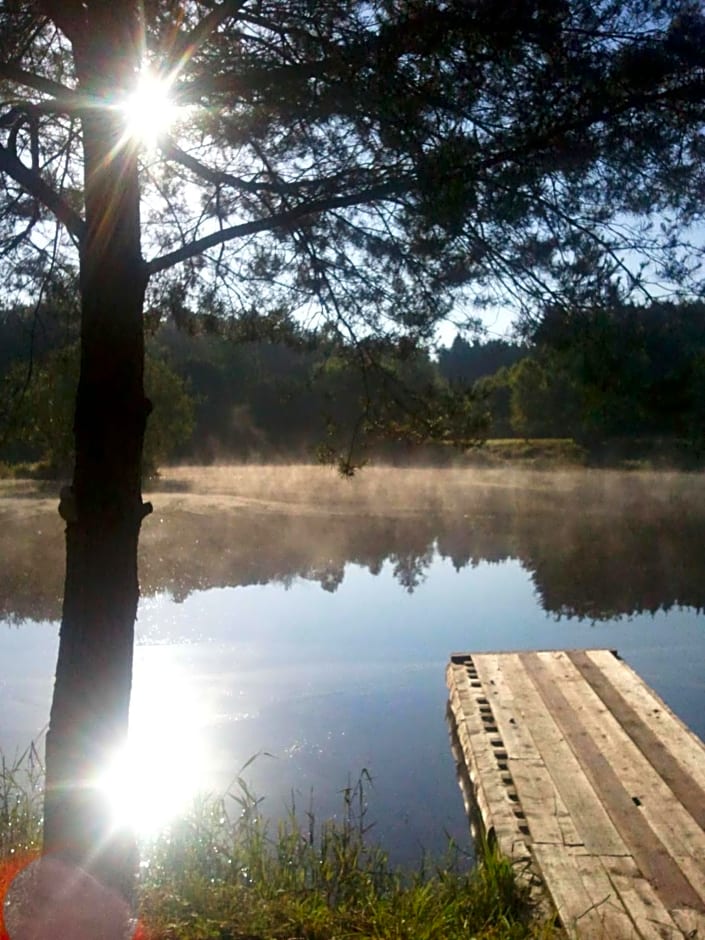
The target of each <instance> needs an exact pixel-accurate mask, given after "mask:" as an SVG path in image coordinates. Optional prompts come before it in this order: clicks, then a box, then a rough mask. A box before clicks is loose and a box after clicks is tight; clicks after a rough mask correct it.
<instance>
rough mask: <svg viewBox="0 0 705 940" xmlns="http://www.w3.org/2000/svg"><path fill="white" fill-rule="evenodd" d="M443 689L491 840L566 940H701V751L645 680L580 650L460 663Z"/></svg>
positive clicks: (608, 657)
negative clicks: (546, 905) (534, 889)
mask: <svg viewBox="0 0 705 940" xmlns="http://www.w3.org/2000/svg"><path fill="white" fill-rule="evenodd" d="M447 678H448V687H449V690H450V701H449V710H450V715H451V724H452V725H453V730H454V738H455V741H456V748H455V749H456V751H457V753H456V760H457V761H458V765H459V770H460V772H461V776H465V779H466V781H468V783H469V788H470V789H471V790H472V794H471V795H472V798H473V800H474V803H475V806H476V809H477V811H479V816H480V817H481V820H482V823H483V825H484V828H485V831H486V832H487V834H488V836H489V837H490V839H491V840H496V842H497V844H498V847H499V849H500V851H501V852H502V853H503V854H505V855H507V856H508V857H510V858H511V859H513V860H515V861H516V862H517V863H518V870H521V869H522V867H523V868H524V869H525V870H526V871H527V872H528V873H529V874H530V876H531V878H532V879H533V880H534V881H535V882H536V881H538V883H540V884H541V885H542V886H543V889H542V890H545V892H546V893H547V895H548V897H549V898H550V901H551V902H552V904H553V907H554V908H555V911H556V912H557V914H558V918H559V919H560V923H561V924H562V926H563V927H564V929H565V931H566V932H567V933H568V935H569V936H570V937H575V938H581V940H583V938H584V940H601V938H604V940H627V938H629V940H652V938H653V940H665V938H666V940H675V938H678V940H681V938H684V937H687V938H690V940H696V938H697V940H705V746H703V744H702V742H701V741H700V740H699V739H698V738H697V737H696V736H695V735H694V734H693V733H692V732H691V731H690V730H689V729H688V728H687V727H686V726H685V725H684V724H683V722H681V721H680V720H679V719H678V718H677V717H676V716H675V715H674V714H673V713H672V712H671V711H670V709H669V708H668V707H667V706H666V705H665V704H664V702H663V701H662V700H661V699H660V698H658V696H657V695H656V694H655V693H654V692H653V691H652V690H651V689H649V687H648V686H647V685H646V684H645V683H644V682H643V681H642V680H641V679H640V678H639V676H637V675H636V673H635V672H634V671H633V670H632V669H630V668H629V666H627V665H626V663H624V662H622V661H621V660H620V659H619V658H618V657H617V655H616V654H615V653H613V652H610V651H609V650H575V651H558V652H555V651H554V652H540V653H523V652H519V653H492V654H490V653H478V654H475V653H467V654H466V653H462V654H457V655H454V656H452V657H451V662H450V664H449V666H448V673H447ZM703 706H704V707H705V702H704V703H703ZM469 809H470V807H469Z"/></svg>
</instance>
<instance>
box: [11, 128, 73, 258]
mask: <svg viewBox="0 0 705 940" xmlns="http://www.w3.org/2000/svg"><path fill="white" fill-rule="evenodd" d="M0 171H2V172H4V173H7V175H8V176H10V177H12V179H13V180H14V181H15V182H16V183H18V184H19V185H20V186H21V187H22V189H24V190H25V192H27V193H29V195H30V196H33V197H34V198H35V199H36V200H37V201H38V202H41V203H42V205H44V206H46V208H47V209H49V211H50V212H53V214H54V215H55V216H56V218H57V219H58V220H59V222H61V224H62V225H64V226H65V228H66V230H67V231H68V232H69V233H70V234H71V235H72V236H73V237H74V238H75V239H76V241H81V239H82V238H83V235H84V233H85V229H86V226H85V222H84V221H83V219H82V218H81V217H80V215H78V213H77V212H74V210H73V209H72V208H71V206H69V205H68V203H66V202H64V200H63V199H62V198H61V196H60V195H59V194H58V193H57V192H55V191H54V190H53V189H52V188H51V186H49V185H48V183H45V182H44V180H43V179H42V178H41V176H39V174H37V173H35V172H34V171H33V170H30V169H29V167H26V166H25V165H24V163H22V161H21V160H19V159H18V158H17V157H16V156H15V155H14V154H13V153H11V152H10V151H9V150H8V149H7V148H6V147H3V146H2V145H1V144H0Z"/></svg>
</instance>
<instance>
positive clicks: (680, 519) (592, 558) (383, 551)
mask: <svg viewBox="0 0 705 940" xmlns="http://www.w3.org/2000/svg"><path fill="white" fill-rule="evenodd" d="M315 472H316V471H315V470H314V471H313V473H314V474H315ZM321 472H325V471H321ZM281 473H282V474H284V473H285V471H281ZM365 473H366V474H367V476H365V474H363V476H362V482H361V483H360V484H359V485H358V484H357V483H355V484H353V483H349V482H347V481H344V482H343V483H342V484H340V483H338V484H336V485H342V486H344V487H345V486H347V487H348V489H347V490H345V489H343V490H341V491H340V492H338V491H337V490H335V488H334V487H331V486H330V483H329V489H330V492H332V493H333V496H332V497H331V496H330V494H329V495H328V498H326V495H325V494H324V495H323V496H321V498H316V497H317V496H318V495H320V494H319V491H318V488H317V486H316V485H315V481H314V484H313V485H311V484H310V483H309V484H308V486H307V487H306V486H304V488H302V489H300V491H297V490H296V489H295V488H294V490H293V491H292V492H289V491H286V492H285V493H284V496H285V497H286V498H280V499H278V500H274V499H269V500H267V499H266V498H264V496H262V497H261V498H253V497H250V498H247V496H246V495H243V493H242V492H240V491H239V490H238V486H241V487H243V489H244V490H245V494H246V492H247V489H248V487H249V488H250V489H251V488H252V487H253V486H256V485H259V486H260V487H261V490H262V492H263V493H264V492H266V491H267V490H266V487H267V486H268V485H269V486H271V485H272V483H271V480H270V481H269V482H267V480H265V481H264V482H259V483H258V480H259V477H256V476H253V475H252V474H251V475H250V476H249V477H247V476H246V477H245V478H244V482H243V480H242V479H240V480H238V479H235V480H231V481H230V490H227V491H226V492H218V493H217V494H215V493H213V492H211V491H209V489H208V479H209V477H208V476H206V477H203V478H202V479H203V480H205V483H200V484H199V482H198V481H191V483H190V484H189V485H192V486H193V488H194V492H193V493H183V494H176V493H173V492H170V490H173V489H174V488H175V480H174V479H166V480H165V481H164V487H165V489H166V492H157V493H155V494H154V496H153V500H154V502H155V505H156V510H157V511H156V514H155V516H154V517H152V518H150V519H149V520H147V523H146V525H145V527H144V531H143V537H142V547H141V551H142V558H141V575H142V591H143V594H146V595H155V594H159V593H163V592H167V593H169V594H170V595H171V597H173V598H174V600H176V601H183V600H184V599H185V598H186V597H188V595H189V594H191V593H192V592H193V591H199V590H205V589H208V588H212V587H227V586H231V587H235V586H246V585H254V584H268V583H280V584H283V585H291V584H292V583H294V581H296V579H298V578H305V579H307V580H311V581H315V582H318V583H319V584H320V585H321V587H322V588H323V589H324V590H325V591H328V592H334V591H336V590H338V588H339V587H340V585H341V583H342V581H343V578H344V576H345V565H346V564H349V563H353V564H356V565H361V566H363V567H365V568H366V569H367V570H368V571H369V572H370V574H372V575H377V574H378V573H379V572H380V571H381V570H382V567H383V565H384V564H385V562H389V563H390V564H391V566H392V570H393V575H394V577H395V579H396V580H397V581H398V583H399V584H400V585H401V586H402V587H403V588H404V590H406V591H408V592H410V593H411V592H413V591H415V590H416V589H417V588H418V587H419V585H420V584H422V583H423V581H424V578H425V577H426V575H427V573H428V570H429V568H430V566H431V564H432V562H433V559H434V557H435V555H436V554H438V555H440V557H442V558H448V559H450V561H451V562H452V564H453V566H454V568H455V569H456V570H458V571H460V570H462V569H464V568H466V567H474V566H477V565H478V564H480V563H481V562H483V561H489V562H502V561H506V560H508V559H516V560H518V561H519V562H520V563H521V565H522V566H523V567H524V569H525V570H526V571H527V572H529V574H530V576H531V578H532V581H533V583H534V585H535V589H536V593H537V597H538V598H539V601H540V603H541V606H542V607H543V609H544V610H545V611H547V612H549V613H551V614H556V615H565V616H570V617H587V618H589V619H593V620H605V619H613V618H615V617H618V616H625V615H626V616H630V615H633V614H636V613H640V612H644V611H649V612H655V611H657V610H669V609H671V608H673V607H679V606H688V607H693V608H695V609H697V610H701V609H702V608H703V607H704V606H705V552H703V551H702V549H701V546H702V531H703V525H704V524H705V499H703V496H705V483H704V482H703V481H702V480H701V479H700V478H699V477H695V476H690V477H688V476H685V475H677V474H672V475H668V474H662V475H643V474H632V475H629V474H607V473H603V474H600V475H597V474H573V475H571V476H567V477H558V476H556V477H551V476H550V475H546V474H528V475H524V476H522V477H517V476H514V477H509V476H506V475H505V476H502V475H501V474H495V475H494V476H492V475H490V474H484V475H476V476H475V477H472V476H468V475H467V474H466V475H465V476H463V475H460V474H455V475H454V474H452V472H450V471H446V472H443V471H437V472H436V473H435V476H434V475H431V476H426V477H422V478H419V477H414V476H410V475H409V473H406V474H405V473H404V472H402V471H390V472H388V475H387V476H386V477H385V476H384V473H385V472H384V471H365ZM444 473H445V475H444ZM389 474H392V475H389ZM393 474H396V477H395V476H393ZM309 475H310V474H309ZM281 479H284V477H282V478H281ZM281 479H280V480H279V484H280V485H279V486H277V487H275V490H274V492H276V493H277V494H279V495H281V490H282V488H283V487H282V486H281ZM327 479H330V478H327ZM380 479H381V480H383V481H384V482H385V484H386V489H384V488H383V487H382V486H381V484H380ZM395 479H396V480H397V481H399V482H398V483H397V484H395V483H394V480H395ZM187 480H188V477H187ZM305 480H306V478H305V477H304V482H305ZM468 481H469V482H468ZM176 482H178V476H177V478H176ZM275 482H276V481H275ZM353 486H358V489H357V490H355V489H352V487H353ZM199 489H203V490H205V493H204V494H203V495H201V494H200V492H199ZM258 492H259V490H258ZM341 493H342V496H341ZM343 497H344V498H343ZM336 500H337V501H336ZM0 523H2V525H1V526H0V551H1V552H2V557H3V558H4V559H5V564H4V567H3V570H2V572H0V617H2V618H3V619H6V620H10V621H12V620H23V619H26V618H28V619H33V620H44V619H56V618H57V617H58V616H59V612H60V597H61V587H62V585H61V577H62V572H63V539H62V533H61V525H60V521H59V520H58V518H57V516H56V513H55V505H54V503H53V501H51V500H46V499H44V500H31V499H29V498H27V493H26V491H25V490H23V491H22V498H17V499H14V500H8V499H5V500H2V499H0Z"/></svg>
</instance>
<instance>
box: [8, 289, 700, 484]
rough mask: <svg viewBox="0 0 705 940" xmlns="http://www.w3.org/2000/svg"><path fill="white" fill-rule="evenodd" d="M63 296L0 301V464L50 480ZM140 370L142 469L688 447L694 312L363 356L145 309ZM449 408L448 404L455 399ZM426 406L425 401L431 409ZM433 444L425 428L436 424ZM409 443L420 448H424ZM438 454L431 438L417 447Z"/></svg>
mask: <svg viewBox="0 0 705 940" xmlns="http://www.w3.org/2000/svg"><path fill="white" fill-rule="evenodd" d="M71 311H72V306H71V304H70V303H69V302H68V301H67V298H66V297H64V296H62V294H61V290H60V289H58V290H57V291H54V293H51V294H49V296H48V297H47V299H46V301H45V303H44V304H43V306H42V308H41V309H40V310H39V311H37V310H36V309H35V310H29V309H24V308H13V309H7V310H4V311H0V388H1V389H2V397H1V399H0V460H2V461H4V462H5V463H7V464H13V463H17V462H40V463H41V464H42V465H43V466H44V468H45V469H46V471H47V472H55V473H59V474H60V473H63V472H65V471H66V470H67V468H68V467H69V466H70V463H71V459H72V453H71V448H72V435H71V423H72V411H73V401H74V395H75V389H76V384H77V381H78V369H79V352H78V342H77V340H78V327H77V323H76V318H75V316H74V315H73V313H72V312H71ZM147 351H148V355H147V364H146V385H147V392H148V395H149V397H150V399H151V400H152V402H153V404H154V412H153V415H152V418H151V420H150V423H149V430H148V437H147V441H146V464H147V466H148V467H150V468H154V467H156V466H158V465H159V464H160V463H162V462H164V461H166V460H169V459H176V460H188V461H194V462H199V463H210V462H213V461H216V460H248V459H249V460H252V459H261V460H275V459H287V460H302V459H310V458H311V457H312V456H313V455H316V454H317V455H318V456H319V457H326V456H330V455H333V454H336V453H340V452H341V451H343V452H344V451H345V450H346V449H349V450H350V451H351V452H352V451H355V455H356V457H357V458H358V459H364V457H365V456H366V455H369V454H373V455H375V456H378V457H383V458H386V459H390V460H396V461H404V460H407V459H409V460H411V459H414V457H415V456H417V454H418V451H415V450H413V449H412V448H411V446H410V444H413V443H417V444H418V443H420V442H423V440H424V433H425V431H426V430H427V429H428V426H429V424H430V422H433V421H444V422H446V425H447V431H446V432H445V437H446V439H447V442H448V443H449V444H451V443H453V442H454V435H455V433H456V432H457V434H458V437H459V438H460V443H461V444H463V445H464V446H467V444H468V443H469V440H470V438H472V439H473V440H475V441H477V442H480V441H482V440H484V439H486V438H520V439H528V438H532V439H533V438H572V439H574V440H575V441H576V442H577V443H578V444H579V445H581V446H582V447H583V448H584V449H585V453H586V454H587V455H588V456H591V457H592V458H593V459H595V460H599V459H601V458H604V457H606V456H609V454H611V453H612V454H618V455H621V456H629V454H630V453H633V454H634V455H638V454H642V455H643V454H644V453H648V452H651V456H653V455H654V453H662V454H665V455H667V456H668V457H669V459H671V460H673V459H675V460H680V461H685V462H688V461H697V460H699V459H700V455H701V453H702V451H703V449H704V447H703V445H704V443H705V438H704V432H703V428H704V427H705V304H704V303H702V302H693V303H683V304H679V305H677V304H674V303H666V302H663V303H658V302H656V303H652V304H650V305H649V306H642V307H638V306H618V305H615V306H614V307H611V308H599V309H593V310H581V311H579V312H575V313H572V314H566V312H565V311H563V310H561V311H559V310H547V311H545V313H544V315H543V317H542V319H541V320H540V322H538V324H536V325H534V327H533V328H532V329H531V330H530V331H529V332H528V333H527V335H526V336H525V337H524V338H523V339H522V340H521V341H520V340H515V341H512V340H508V339H486V338H475V339H471V340H468V339H466V338H463V337H462V336H460V335H458V336H456V338H455V339H454V340H453V342H452V343H451V344H450V346H448V347H440V348H438V349H436V350H434V351H431V350H429V349H427V348H422V347H417V346H414V347H407V348H404V347H403V346H395V345H394V343H393V342H392V343H386V344H385V345H378V346H375V345H374V343H373V341H372V340H367V341H365V343H364V344H363V347H362V349H360V348H359V347H354V346H352V345H350V344H346V343H344V342H342V341H341V340H340V339H339V338H338V337H336V336H334V335H330V334H321V333H314V332H311V331H309V330H306V329H305V328H303V327H302V326H300V325H298V324H297V322H296V321H294V320H292V319H291V318H289V317H286V316H284V315H281V316H278V315H276V314H273V315H271V316H270V317H268V318H267V319H266V328H265V329H264V330H263V329H262V326H261V324H260V325H259V326H258V328H257V330H256V331H254V330H250V329H249V328H248V324H247V322H243V321H241V322H239V323H237V324H235V325H233V324H226V325H225V326H223V325H222V323H221V322H220V321H219V320H218V319H217V318H215V317H213V316H203V315H201V316H198V315H194V316H190V317H189V318H188V320H187V322H185V323H183V324H180V325H179V326H177V325H176V323H175V322H174V321H173V320H172V319H164V318H161V317H155V322H154V323H153V324H152V329H151V331H150V335H149V339H148V345H147ZM459 402H460V405H459V404H458V403H459ZM430 403H432V407H431V404H430ZM434 436H435V437H436V438H438V436H439V435H438V434H437V433H436V434H434ZM422 453H424V452H423V451H422ZM432 453H433V457H434V458H435V459H440V458H442V457H443V456H444V454H446V453H447V454H448V455H451V453H452V449H451V448H450V447H445V448H444V447H443V446H441V447H439V446H438V445H436V446H435V448H434V450H433V452H431V450H430V449H429V448H427V449H426V451H425V454H426V456H428V457H429V458H430V457H431V454H432Z"/></svg>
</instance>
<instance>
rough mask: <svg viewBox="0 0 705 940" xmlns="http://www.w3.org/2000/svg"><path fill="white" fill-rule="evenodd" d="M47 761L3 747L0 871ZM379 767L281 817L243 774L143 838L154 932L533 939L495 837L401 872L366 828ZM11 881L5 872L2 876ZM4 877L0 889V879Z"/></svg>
mask: <svg viewBox="0 0 705 940" xmlns="http://www.w3.org/2000/svg"><path fill="white" fill-rule="evenodd" d="M42 776H43V768H42V765H41V761H40V760H39V756H38V754H37V751H36V749H35V748H34V747H31V748H30V749H28V750H27V751H26V752H25V753H24V754H23V755H21V756H20V757H19V758H18V759H17V760H15V761H12V762H8V761H6V760H5V759H3V758H2V757H1V756H0V874H1V873H2V871H3V864H4V866H5V868H6V869H7V864H6V863H8V862H11V861H12V860H13V859H17V860H18V861H19V860H20V859H21V858H23V857H25V856H27V855H30V854H33V853H36V852H37V851H38V849H39V846H40V843H41V800H42V790H41V785H42ZM369 783H370V781H369V777H368V775H367V773H366V772H365V771H363V773H362V774H361V776H360V778H359V779H358V780H357V781H356V782H351V783H350V784H349V785H348V786H347V787H345V788H344V790H343V792H342V794H341V802H342V806H341V814H340V817H339V818H338V819H336V820H326V821H323V822H319V821H318V820H317V818H316V816H315V814H314V812H313V809H312V808H311V807H309V808H307V809H305V810H303V811H302V810H301V809H300V808H299V807H297V806H296V805H295V803H294V802H293V800H292V804H291V807H290V811H289V813H288V816H287V818H286V819H285V820H284V821H283V822H281V823H279V825H278V826H276V827H274V828H273V827H272V825H271V824H270V823H269V822H268V821H267V820H266V818H265V817H264V815H263V813H262V801H261V800H260V799H258V798H257V797H256V796H255V795H254V794H253V793H252V792H251V790H250V789H249V787H248V785H247V783H246V781H245V780H244V779H243V778H242V777H241V776H240V777H238V779H237V780H236V782H235V785H234V787H233V789H232V791H231V792H230V793H229V794H228V795H226V796H224V797H218V798H214V797H201V798H199V799H198V800H197V801H196V802H195V803H194V806H193V808H192V810H191V812H190V813H189V814H187V815H185V816H184V817H182V818H180V819H178V820H176V821H174V822H173V823H172V824H171V826H169V827H168V828H167V829H165V830H164V831H163V832H162V833H161V834H160V835H159V836H157V837H156V838H155V839H153V840H152V841H151V842H149V843H145V844H144V845H143V846H142V861H141V863H140V873H139V890H138V896H139V905H140V911H139V915H140V920H141V923H142V932H141V934H140V936H142V937H146V938H148V940H177V938H178V940H360V938H363V937H364V938H370V940H454V938H458V940H460V938H463V940H528V938H539V937H541V938H547V937H549V936H552V934H551V931H550V928H549V927H548V926H547V925H541V924H537V923H536V921H535V918H534V912H533V910H532V908H531V905H530V902H529V898H528V895H527V893H526V889H525V888H523V887H522V886H521V885H522V882H521V880H520V879H517V878H516V877H515V874H516V873H515V872H514V871H513V870H512V866H511V864H510V863H509V862H508V861H507V860H505V859H502V858H499V857H498V856H497V855H496V854H495V853H494V852H492V851H490V850H489V849H487V848H483V851H482V852H481V853H479V854H480V855H481V857H482V861H481V863H480V864H479V865H477V866H474V867H470V866H469V864H468V859H467V858H466V857H465V856H464V855H463V854H462V853H461V852H460V851H459V850H458V849H457V848H456V847H454V846H452V845H451V846H450V847H449V850H448V854H447V857H446V858H444V859H442V860H440V861H435V862H434V861H432V860H430V859H428V858H426V859H424V861H423V863H422V864H421V866H420V867H419V869H418V870H417V871H415V872H402V871H400V870H397V869H395V868H394V867H393V866H392V865H391V864H390V862H389V859H388V857H387V854H386V853H385V852H384V851H383V849H381V848H380V847H378V846H376V845H375V844H374V843H373V842H372V841H371V840H370V837H369V830H370V828H371V827H370V824H369V820H368V809H367V791H368V789H369ZM7 887H8V885H4V889H6V888H7ZM0 888H3V886H2V885H0Z"/></svg>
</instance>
